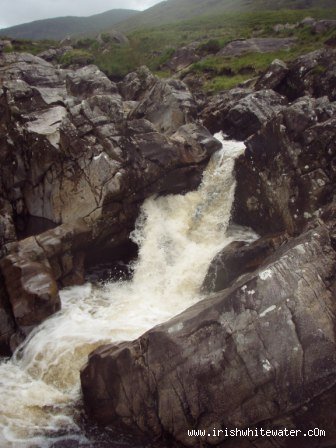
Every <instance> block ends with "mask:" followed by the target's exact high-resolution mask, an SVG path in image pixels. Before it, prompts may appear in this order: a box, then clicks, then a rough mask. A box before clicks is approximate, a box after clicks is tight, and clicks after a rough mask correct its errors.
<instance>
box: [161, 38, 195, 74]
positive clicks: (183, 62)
mask: <svg viewBox="0 0 336 448" xmlns="http://www.w3.org/2000/svg"><path fill="white" fill-rule="evenodd" d="M199 46H200V43H199V42H192V43H190V44H189V45H186V46H185V47H181V48H178V49H177V50H176V51H175V53H174V54H173V56H172V58H171V59H170V61H168V62H167V63H166V64H165V67H167V68H169V69H170V70H172V71H173V72H179V71H181V70H184V69H185V68H187V67H189V65H191V64H193V63H194V62H196V61H199V59H200V58H201V56H200V54H199V52H198V51H197V50H198V48H199Z"/></svg>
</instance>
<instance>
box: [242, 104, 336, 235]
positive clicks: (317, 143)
mask: <svg viewBox="0 0 336 448" xmlns="http://www.w3.org/2000/svg"><path fill="white" fill-rule="evenodd" d="M335 106H336V104H335V103H330V102H329V100H328V98H326V97H324V98H319V99H313V98H309V97H305V98H300V99H299V100H297V101H296V102H294V103H293V104H291V105H290V106H289V107H288V108H286V109H284V110H283V111H282V112H281V113H279V114H278V116H277V117H274V118H272V119H271V120H270V121H269V122H267V123H266V124H265V125H264V126H263V127H262V128H261V130H260V131H259V132H258V133H257V134H255V135H254V136H252V137H251V138H250V139H249V140H248V141H247V151H246V153H245V156H242V157H241V158H239V159H238V161H237V165H236V172H237V190H236V199H235V206H234V219H235V220H236V221H237V222H238V223H240V224H243V225H248V226H251V227H253V228H254V229H255V230H256V231H257V232H258V233H259V234H262V235H264V234H267V233H269V232H270V229H272V231H279V232H280V231H284V230H286V231H287V232H288V233H289V234H296V233H299V232H300V231H302V229H303V227H304V226H305V225H306V224H307V222H309V221H310V220H311V219H312V218H314V216H315V215H316V214H317V213H318V211H319V209H320V208H321V207H323V206H324V205H326V204H327V203H329V202H330V201H332V198H333V195H334V194H335V187H334V186H335V180H336V179H335V169H334V165H335V160H334V158H335V155H334V154H335V143H334V142H335V140H336V139H335V137H336V134H335V120H336V109H335Z"/></svg>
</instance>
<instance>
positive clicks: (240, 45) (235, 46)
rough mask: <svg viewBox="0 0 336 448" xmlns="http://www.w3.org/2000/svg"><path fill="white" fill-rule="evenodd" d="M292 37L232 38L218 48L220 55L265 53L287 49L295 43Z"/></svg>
mask: <svg viewBox="0 0 336 448" xmlns="http://www.w3.org/2000/svg"><path fill="white" fill-rule="evenodd" d="M295 41H296V38H294V37H259V38H255V37H254V38H251V39H240V40H234V41H232V42H230V43H229V44H227V45H225V47H224V48H223V49H222V50H220V52H219V53H218V55H220V56H240V55H242V54H244V53H267V52H273V51H279V50H287V49H289V48H291V47H292V46H293V45H294V44H295Z"/></svg>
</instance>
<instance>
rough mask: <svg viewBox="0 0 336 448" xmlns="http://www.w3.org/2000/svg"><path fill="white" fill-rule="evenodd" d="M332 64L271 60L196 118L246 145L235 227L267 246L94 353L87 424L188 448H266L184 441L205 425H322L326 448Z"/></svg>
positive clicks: (224, 257)
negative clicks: (177, 308)
mask: <svg viewBox="0 0 336 448" xmlns="http://www.w3.org/2000/svg"><path fill="white" fill-rule="evenodd" d="M334 61H335V51H333V50H323V51H320V52H314V53H311V54H308V55H306V56H304V57H301V58H299V59H298V60H297V61H295V62H294V63H293V64H291V65H289V66H286V65H285V64H283V63H282V62H281V61H275V63H273V64H272V66H271V67H270V68H269V70H268V72H267V73H265V74H264V75H263V76H262V77H260V78H259V79H258V80H256V82H255V83H254V85H253V86H251V87H250V88H240V89H234V90H232V91H229V92H225V93H223V94H219V95H217V96H216V97H214V98H212V99H210V102H209V103H208V104H207V105H206V107H205V108H204V109H203V111H202V112H201V116H202V118H203V120H204V123H205V124H206V125H207V126H208V127H209V128H210V129H211V130H212V131H216V130H223V131H224V132H227V133H229V134H230V135H232V136H243V137H244V138H247V142H246V144H247V150H246V151H245V154H244V155H243V156H241V157H240V158H239V159H238V160H237V163H236V175H237V190H236V199H235V208H234V219H235V221H236V222H238V223H241V224H244V225H248V226H251V227H253V228H254V229H255V230H256V231H257V232H258V233H259V234H261V236H262V238H261V239H260V240H258V241H256V242H254V243H252V244H250V245H249V244H246V243H243V242H241V243H234V245H231V246H228V247H227V248H226V249H224V251H223V252H222V253H220V254H218V255H217V257H216V258H215V259H214V260H213V262H212V264H211V267H210V270H209V273H208V276H207V278H206V280H205V282H204V285H203V288H204V291H207V292H208V293H211V292H212V291H215V293H214V294H212V295H210V296H209V297H208V298H207V299H206V300H204V301H203V302H200V303H199V304H197V305H196V306H194V307H192V308H190V309H189V310H187V311H185V312H184V313H182V314H181V315H179V316H178V317H176V318H174V319H172V320H171V321H169V322H167V323H166V324H163V325H160V326H158V327H156V328H154V329H153V330H151V331H149V332H148V333H146V334H145V335H143V336H142V337H141V338H139V339H138V340H136V341H134V342H127V343H121V344H113V345H109V346H105V347H101V348H100V349H98V350H96V351H95V352H93V353H92V354H91V356H90V358H89V361H88V363H87V365H86V366H85V367H84V369H83V370H82V373H81V380H82V388H83V394H84V401H85V405H86V409H87V412H88V413H89V415H90V416H91V417H92V418H93V419H94V420H96V421H98V422H100V423H102V424H104V425H112V426H114V427H120V426H121V427H126V428H127V430H128V431H133V432H134V433H139V431H140V433H142V434H145V435H150V436H152V437H153V436H154V437H159V438H163V439H166V440H172V439H173V440H174V441H175V442H176V443H177V444H181V445H182V446H190V447H201V446H202V447H203V446H213V445H215V446H221V447H235V448H237V447H239V448H241V447H249V446H258V447H259V446H260V447H262V446H268V445H265V443H268V442H265V440H263V439H253V440H245V441H242V440H241V441H233V440H232V441H230V440H225V439H224V437H223V438H220V437H219V438H213V437H212V436H205V437H198V438H197V437H196V438H195V437H194V438H192V437H188V435H187V430H188V429H189V430H192V429H196V430H198V429H200V430H205V432H206V434H208V433H209V434H211V433H212V428H214V427H215V428H217V429H221V428H223V427H224V428H225V427H228V428H247V427H255V426H261V427H263V428H275V427H279V426H285V427H290V428H299V429H311V428H314V427H320V428H323V429H324V430H325V431H326V433H327V438H326V443H327V444H331V445H332V444H334V443H335V439H336V433H335V428H334V425H333V423H332V422H331V420H330V418H329V417H328V416H330V415H332V414H333V412H334V404H333V403H334V399H335V385H336V364H335V362H336V359H335V293H336V283H335V280H336V269H335V268H336V264H335V261H336V258H335V248H336V246H335V241H336V240H335V237H336V234H335V229H336V212H335V210H336V208H335V202H334V200H335V169H334V159H335V154H336V153H335V151H336V147H335V141H336V126H335V118H336V103H335V99H336V98H335V88H336V72H335V63H334ZM321 66H322V67H323V71H322V69H321ZM316 67H319V68H316ZM321 71H322V73H321ZM275 232H277V234H276V235H274V233H275ZM269 443H270V444H273V443H274V444H279V446H283V447H290V446H301V444H302V443H304V445H302V446H305V447H312V446H315V445H314V443H315V442H314V441H312V440H308V439H305V440H304V441H303V439H302V440H300V439H297V440H296V441H295V443H296V445H295V444H294V445H291V441H290V440H288V439H287V440H280V439H275V440H270V441H269ZM270 446H271V445H270Z"/></svg>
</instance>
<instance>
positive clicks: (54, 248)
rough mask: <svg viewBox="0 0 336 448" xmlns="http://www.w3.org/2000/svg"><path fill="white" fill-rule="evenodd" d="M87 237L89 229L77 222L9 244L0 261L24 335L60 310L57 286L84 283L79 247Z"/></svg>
mask: <svg viewBox="0 0 336 448" xmlns="http://www.w3.org/2000/svg"><path fill="white" fill-rule="evenodd" d="M90 236H91V231H90V229H89V228H87V226H85V224H84V223H81V222H78V223H75V224H71V225H70V224H69V225H66V224H65V225H63V226H59V227H57V228H56V229H52V230H49V231H47V232H45V233H42V234H41V235H39V236H37V237H29V238H26V239H25V240H22V241H20V242H18V243H12V244H11V245H10V246H8V251H9V254H8V255H7V256H5V257H4V258H2V259H1V260H0V267H1V270H2V275H3V278H4V282H5V285H6V291H7V293H8V296H9V302H10V305H11V312H12V313H13V316H14V320H15V323H16V326H17V328H18V329H19V330H20V333H21V334H22V335H23V336H27V334H29V333H30V331H31V330H32V329H33V328H34V327H35V326H36V325H38V324H40V323H42V322H43V321H44V320H45V319H46V318H47V317H49V316H50V315H52V314H53V313H55V312H56V311H58V310H59V309H60V305H61V303H60V299H59V295H58V285H62V286H67V285H69V284H71V285H74V284H81V283H83V282H84V276H83V273H84V272H83V271H84V266H83V261H84V259H83V256H82V253H81V249H82V248H83V247H85V246H87V245H88V243H89V241H90ZM0 328H1V327H0ZM18 339H19V338H18Z"/></svg>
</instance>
